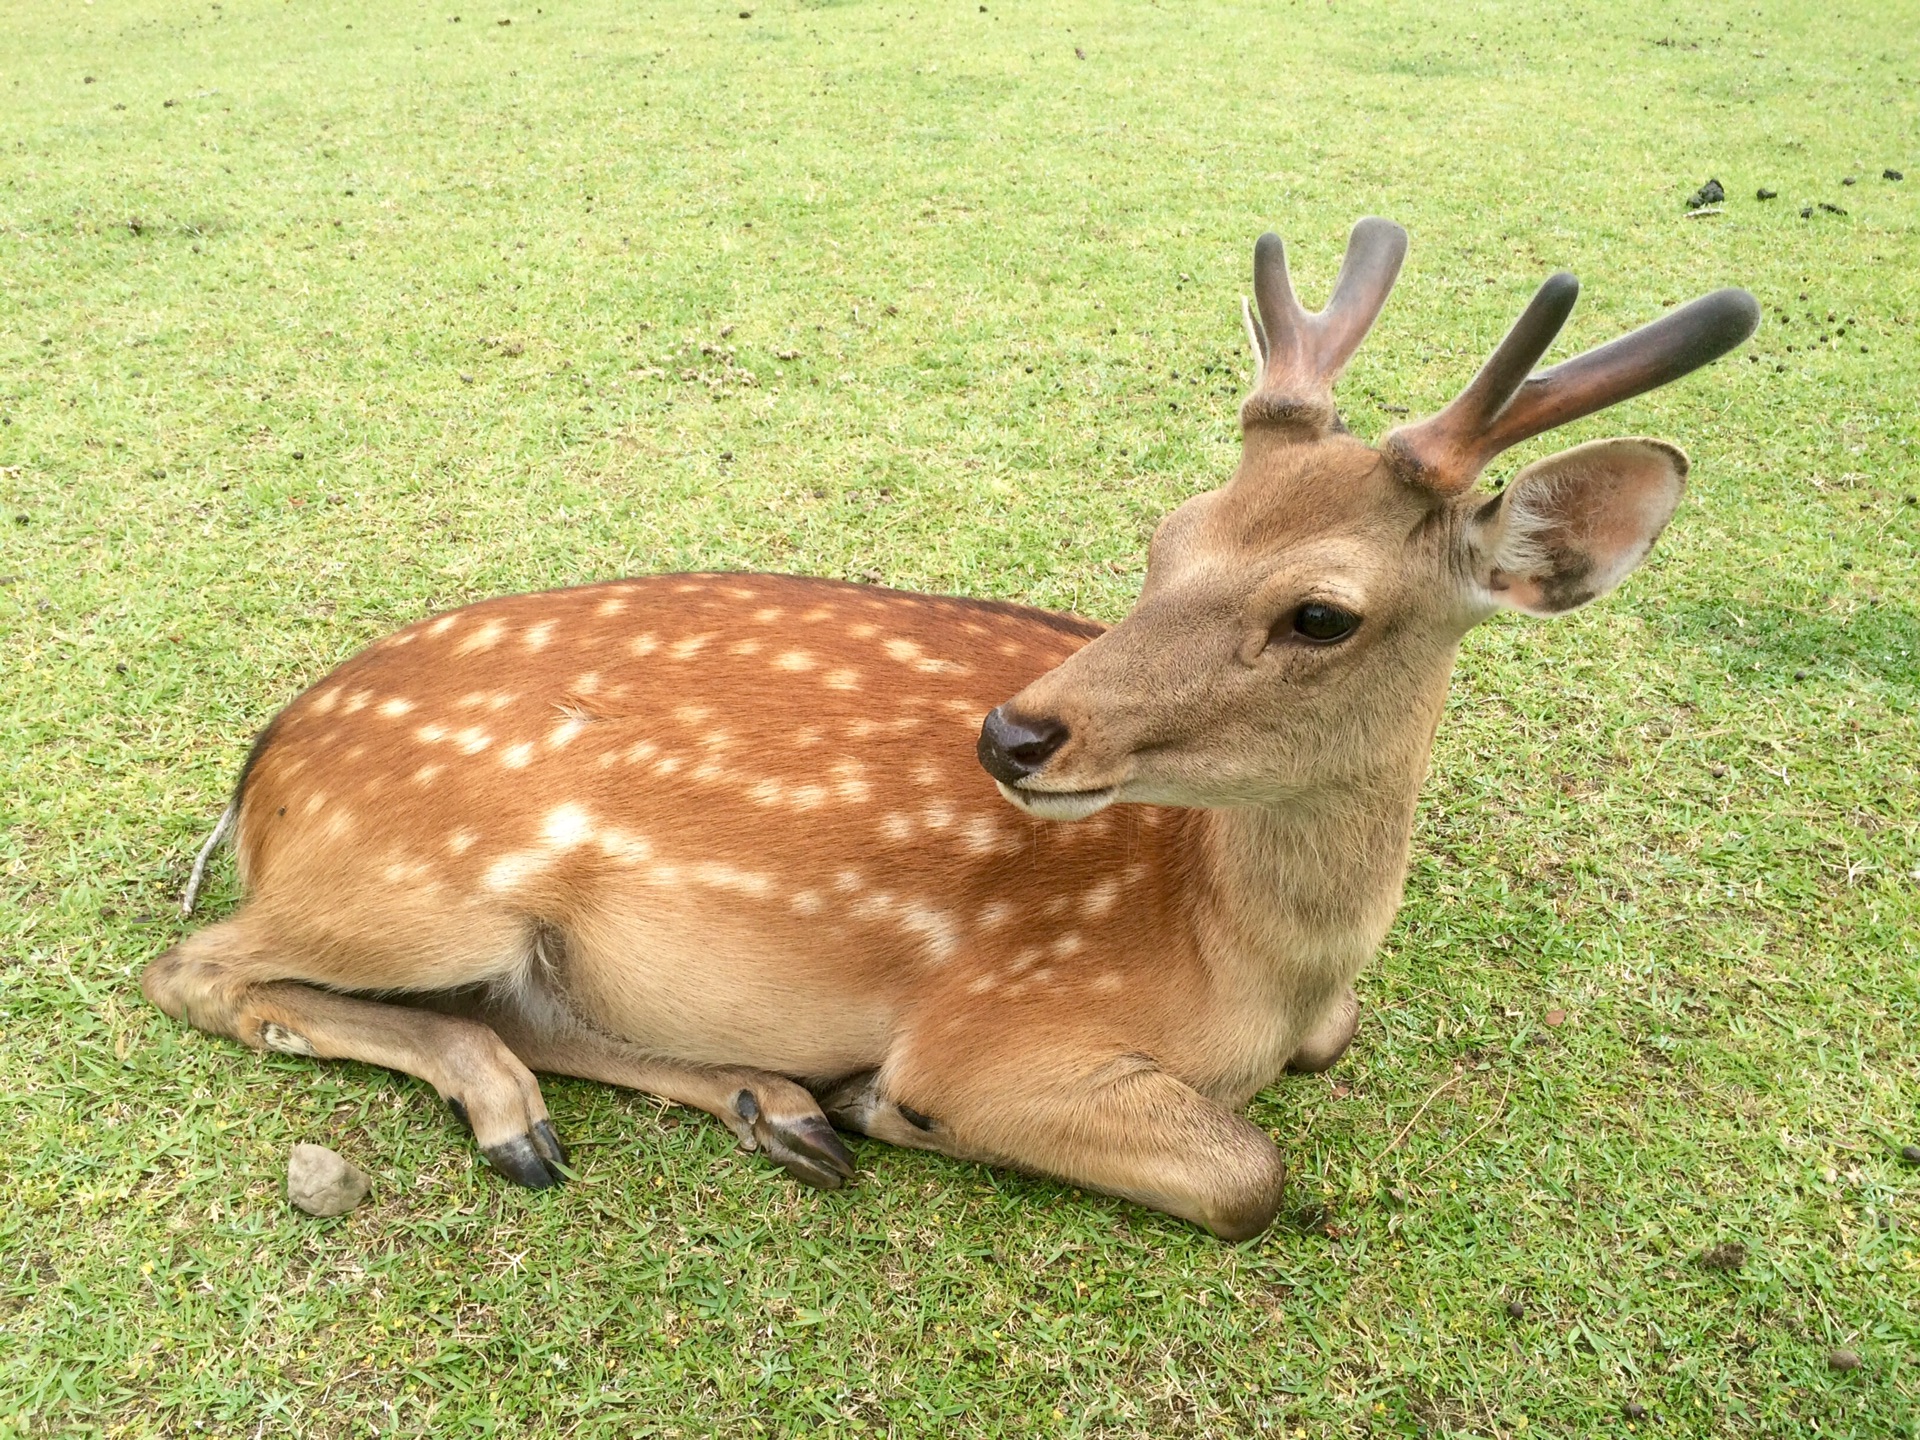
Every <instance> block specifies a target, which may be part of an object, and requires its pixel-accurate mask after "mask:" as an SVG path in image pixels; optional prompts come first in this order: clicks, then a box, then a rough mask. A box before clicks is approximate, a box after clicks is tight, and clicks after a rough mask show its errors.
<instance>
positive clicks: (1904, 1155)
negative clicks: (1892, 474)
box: [1900, 495, 1920, 1165]
mask: <svg viewBox="0 0 1920 1440" xmlns="http://www.w3.org/2000/svg"><path fill="white" fill-rule="evenodd" d="M1913 499H1914V497H1913V496H1911V495H1909V496H1908V497H1907V503H1908V504H1909V505H1911V504H1913ZM1900 1158H1901V1159H1902V1160H1904V1161H1906V1162H1907V1164H1909V1165H1920V1145H1902V1146H1901V1147H1900Z"/></svg>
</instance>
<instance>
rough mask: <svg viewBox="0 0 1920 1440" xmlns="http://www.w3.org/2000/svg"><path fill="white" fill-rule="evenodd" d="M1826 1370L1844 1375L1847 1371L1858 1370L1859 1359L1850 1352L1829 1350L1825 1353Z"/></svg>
mask: <svg viewBox="0 0 1920 1440" xmlns="http://www.w3.org/2000/svg"><path fill="white" fill-rule="evenodd" d="M1827 1368H1828V1369H1829V1370H1838V1371H1840V1372H1841V1373H1842V1374H1845V1373H1846V1372H1847V1371H1849V1370H1858V1369H1859V1368H1860V1357H1859V1356H1858V1355H1856V1354H1855V1353H1854V1352H1853V1351H1851V1350H1829V1351H1828V1352H1827Z"/></svg>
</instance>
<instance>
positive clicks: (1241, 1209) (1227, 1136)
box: [824, 1055, 1287, 1240]
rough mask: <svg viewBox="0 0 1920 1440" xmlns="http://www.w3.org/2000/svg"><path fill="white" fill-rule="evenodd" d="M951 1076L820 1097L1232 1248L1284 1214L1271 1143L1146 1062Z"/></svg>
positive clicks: (865, 1126) (863, 1118)
mask: <svg viewBox="0 0 1920 1440" xmlns="http://www.w3.org/2000/svg"><path fill="white" fill-rule="evenodd" d="M945 1068H946V1067H940V1068H939V1069H934V1068H929V1067H925V1066H923V1065H921V1064H918V1063H915V1062H914V1061H912V1060H909V1061H908V1062H907V1063H905V1064H898V1065H896V1064H893V1063H889V1064H888V1065H887V1066H886V1067H884V1068H883V1069H881V1070H880V1071H877V1072H868V1073H867V1074H864V1075H859V1076H854V1077H852V1078H851V1079H850V1080H848V1081H846V1082H844V1083H843V1084H842V1085H841V1086H839V1087H837V1088H836V1089H835V1090H833V1091H831V1092H829V1093H828V1094H827V1095H826V1096H825V1097H824V1100H825V1103H826V1107H827V1113H828V1114H830V1115H831V1116H832V1117H833V1118H834V1120H835V1122H836V1123H838V1124H840V1125H843V1126H845V1127H846V1128H847V1129H850V1130H857V1131H860V1132H861V1133H863V1134H866V1135H871V1136H872V1137H874V1138H875V1139H877V1140H885V1141H888V1142H890V1143H892V1144H895V1145H906V1146H911V1147H912V1148H915V1149H920V1150H937V1151H940V1152H941V1153H942V1154H946V1155H951V1156H953V1157H954V1158H955V1159H959V1160H974V1161H980V1162H983V1163H985V1164H1005V1165H1012V1166H1014V1167H1015V1168H1017V1169H1021V1170H1028V1171H1032V1172H1034V1173H1036V1174H1041V1175H1049V1176H1052V1177H1054V1178H1055V1179H1059V1180H1065V1181H1067V1182H1069V1183H1070V1184H1074V1185H1079V1186H1082V1187H1084V1188H1086V1189H1089V1190H1101V1191H1105V1192H1106V1193H1107V1194H1109V1195H1118V1196H1120V1197H1122V1198H1123V1199H1127V1200H1134V1201H1137V1202H1138V1203H1140V1204H1142V1205H1147V1206H1151V1207H1152V1208H1153V1209H1156V1210H1164V1211H1166V1212H1167V1213H1168V1214H1170V1215H1177V1216H1179V1217H1180V1218H1181V1219H1183V1220H1189V1221H1192V1222H1193V1223H1194V1224H1196V1225H1200V1226H1203V1227H1204V1228H1206V1229H1208V1230H1211V1231H1212V1232H1213V1233H1214V1234H1216V1235H1218V1236H1220V1237H1221V1238H1222V1239H1223V1240H1245V1239H1248V1238H1249V1237H1251V1236H1254V1235H1257V1234H1259V1233H1260V1232H1261V1231H1262V1230H1264V1229H1266V1228H1267V1226H1268V1224H1269V1223H1271V1222H1272V1220H1273V1216H1274V1212H1275V1211H1276V1210H1278V1209H1279V1206H1280V1196H1281V1192H1282V1190H1283V1189H1284V1188H1285V1186H1286V1177H1287V1169H1286V1166H1285V1164H1284V1163H1283V1162H1282V1161H1281V1159H1280V1153H1279V1151H1277V1150H1276V1149H1275V1148H1274V1145H1273V1141H1272V1140H1270V1139H1268V1138H1267V1136H1266V1134H1265V1133H1264V1132H1263V1131H1261V1130H1260V1129H1259V1128H1258V1127H1256V1126H1255V1125H1253V1124H1251V1123H1250V1122H1249V1121H1248V1120H1246V1119H1245V1118H1244V1117H1243V1116H1239V1115H1235V1114H1233V1113H1232V1112H1230V1111H1229V1110H1227V1109H1226V1108H1225V1107H1224V1106H1222V1105H1220V1104H1218V1103H1216V1102H1215V1101H1212V1100H1209V1099H1208V1098H1207V1097H1206V1096H1204V1095H1202V1094H1200V1092H1199V1091H1197V1090H1194V1089H1193V1088H1192V1087H1190V1086H1188V1085H1186V1084H1183V1083H1182V1082H1181V1081H1179V1080H1177V1079H1175V1078H1174V1077H1173V1076H1171V1075H1169V1074H1167V1073H1166V1072H1165V1071H1163V1070H1161V1069H1159V1068H1158V1067H1157V1066H1156V1065H1155V1064H1154V1063H1153V1061H1152V1060H1150V1059H1148V1058H1147V1057H1146V1056H1144V1055H1121V1056H1116V1057H1114V1058H1112V1059H1111V1060H1108V1061H1106V1062H1104V1063H1102V1064H1098V1065H1095V1066H1093V1067H1090V1068H1089V1069H1088V1070H1087V1071H1086V1072H1085V1073H1082V1074H1079V1075H1054V1076H1048V1075H1045V1074H1042V1073H1039V1072H1037V1071H1036V1069H1035V1067H1034V1066H1032V1065H1031V1064H1020V1063H1007V1064H1005V1065H1004V1066H998V1065H995V1064H993V1063H992V1062H991V1061H982V1060H981V1059H980V1058H979V1057H977V1056H971V1057H969V1058H968V1061H967V1064H966V1069H965V1070H964V1072H960V1073H952V1074H943V1073H941V1071H942V1070H944V1069H945ZM903 1097H907V1098H903Z"/></svg>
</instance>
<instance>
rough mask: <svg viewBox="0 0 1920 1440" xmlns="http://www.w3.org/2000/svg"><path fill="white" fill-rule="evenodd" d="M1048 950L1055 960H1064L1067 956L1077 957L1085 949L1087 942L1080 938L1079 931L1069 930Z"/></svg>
mask: <svg viewBox="0 0 1920 1440" xmlns="http://www.w3.org/2000/svg"><path fill="white" fill-rule="evenodd" d="M1049 948H1050V949H1051V950H1052V951H1053V953H1054V956H1055V958H1057V959H1060V960H1064V959H1066V958H1067V956H1069V955H1078V954H1079V953H1080V952H1081V951H1082V950H1084V949H1086V948H1087V942H1086V941H1085V940H1084V939H1082V938H1081V936H1080V932H1079V931H1077V930H1070V931H1068V932H1067V933H1066V934H1065V935H1062V936H1061V937H1060V938H1059V939H1058V940H1056V941H1054V942H1053V944H1052V945H1051V946H1050V947H1049Z"/></svg>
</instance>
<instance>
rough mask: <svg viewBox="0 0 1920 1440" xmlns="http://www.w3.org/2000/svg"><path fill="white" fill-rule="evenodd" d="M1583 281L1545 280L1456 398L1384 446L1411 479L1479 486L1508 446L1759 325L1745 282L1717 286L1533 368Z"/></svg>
mask: <svg viewBox="0 0 1920 1440" xmlns="http://www.w3.org/2000/svg"><path fill="white" fill-rule="evenodd" d="M1578 294H1579V283H1578V282H1577V281H1575V280H1574V278H1573V276H1571V275H1568V274H1566V273H1565V272H1564V271H1562V272H1560V273H1559V274H1556V275H1554V276H1552V277H1551V278H1550V279H1549V280H1548V281H1547V283H1546V284H1545V285H1542V286H1541V287H1540V290H1539V293H1537V294H1536V295H1535V296H1534V297H1533V300H1532V302H1531V303H1530V304H1529V305H1528V306H1527V309H1526V312H1525V313H1524V314H1522V315H1521V317H1520V319H1519V321H1518V322H1517V323H1516V324H1515V325H1514V327H1513V329H1512V330H1510V331H1509V332H1508V333H1507V337H1506V339H1504V340H1502V341H1501V342H1500V346H1499V348H1498V349H1496V350H1495V351H1494V352H1493V355H1492V357H1491V358H1490V359H1489V360H1488V361H1487V363H1486V364H1485V365H1483V366H1482V367H1481V369H1480V373H1479V374H1478V375H1476V376H1474V378H1473V382H1472V383H1471V384H1470V385H1468V386H1467V388H1466V389H1465V390H1463V391H1462V392H1461V393H1460V394H1459V396H1458V397H1456V398H1455V399H1454V401H1453V402H1452V403H1451V404H1450V405H1448V406H1447V407H1446V409H1444V410H1442V411H1441V412H1440V413H1439V414H1438V415H1435V416H1433V417H1432V418H1431V419H1428V420H1422V421H1420V422H1419V423H1418V424H1414V425H1406V426H1402V427H1401V428H1400V429H1398V430H1395V431H1394V432H1393V433H1392V434H1390V435H1388V436H1387V438H1386V439H1385V440H1384V441H1383V442H1381V449H1382V450H1384V451H1386V452H1387V453H1388V454H1389V455H1390V456H1392V457H1393V458H1395V459H1397V460H1398V461H1400V462H1401V463H1402V465H1403V466H1404V467H1405V468H1406V469H1407V470H1408V471H1410V472H1411V473H1410V474H1409V475H1408V477H1407V478H1408V479H1409V480H1411V481H1413V482H1414V483H1416V484H1419V485H1422V486H1425V487H1426V488H1427V489H1430V490H1433V491H1435V492H1437V493H1439V494H1442V495H1455V494H1459V493H1460V492H1462V491H1464V490H1467V489H1469V488H1471V487H1472V485H1473V482H1474V481H1475V480H1476V479H1477V478H1478V477H1479V474H1480V472H1481V470H1483V469H1484V468H1485V467H1486V465H1487V463H1488V462H1489V461H1490V460H1492V459H1493V457H1494V456H1496V455H1498V454H1499V453H1500V452H1501V451H1502V450H1506V449H1508V448H1510V447H1511V446H1514V445H1518V444H1519V443H1520V442H1521V441H1523V440H1530V439H1532V438H1533V437H1534V436H1535V435H1538V434H1541V433H1542V432H1544V431H1547V430H1552V429H1554V428H1555V427H1556V426H1560V425H1565V424H1568V423H1569V422H1571V421H1574V420H1578V419H1580V418H1581V417H1582V416H1584V415H1591V414H1593V413H1594V412H1595V411H1596V410H1604V409H1606V408H1607V407H1608V406H1609V405H1617V404H1618V403H1619V402H1621V401H1622V400H1628V399H1631V398H1632V397H1633V396H1635V395H1641V394H1644V393H1645V392H1647V391H1648V390H1652V389H1655V388H1657V387H1659V386H1661V385H1665V384H1668V383H1670V382H1671V381H1674V380H1678V379H1679V378H1680V377H1681V376H1683V375H1686V374H1689V373H1690V372H1692V371H1694V370H1697V369H1699V368H1700V367H1701V366H1702V365H1705V364H1708V363H1709V362H1711V361H1714V360H1718V359H1719V358H1720V357H1721V356H1722V355H1724V354H1726V353H1727V352H1728V351H1729V350H1731V349H1733V348H1734V347H1735V346H1736V345H1738V344H1740V342H1741V341H1743V340H1745V339H1746V338H1747V337H1748V336H1749V335H1751V334H1752V333H1753V331H1754V327H1755V326H1757V325H1758V324H1759V323H1760V306H1759V304H1758V302H1757V301H1755V300H1754V298H1753V296H1751V295H1749V294H1748V293H1747V292H1746V291H1744V290H1731V289H1730V290H1716V291H1715V292H1714V293H1713V294H1711V295H1706V296H1703V297H1701V298H1700V299H1698V300H1695V301H1693V302H1691V303H1690V304H1687V305H1683V306H1681V307H1680V308H1679V309H1678V310H1675V311H1674V312H1673V313H1672V314H1670V315H1666V316H1664V317H1662V318H1661V319H1659V320H1656V321H1654V322H1653V323H1652V324H1651V325H1644V326H1642V327H1641V328H1640V329H1638V330H1635V331H1634V332H1633V333H1632V334H1630V335H1625V336H1622V337H1621V338H1620V339H1618V340H1614V341H1611V342H1609V343H1608V344H1605V345H1602V346H1600V347H1599V348H1598V349H1595V350H1589V351H1588V352H1587V353H1586V354H1584V355H1580V356H1578V357H1576V358H1574V359H1572V360H1567V361H1564V362H1562V363H1561V364H1559V365H1555V366H1553V367H1551V368H1550V369H1546V370H1542V371H1540V372H1538V373H1537V374H1533V375H1531V376H1529V375H1528V373H1527V372H1528V371H1530V370H1531V369H1532V368H1533V366H1534V364H1535V363H1536V362H1537V361H1538V360H1539V358H1540V356H1541V355H1542V354H1544V353H1545V352H1546V348H1547V346H1548V345H1550V344H1551V343H1552V341H1553V337H1554V335H1555V334H1556V333H1557V332H1558V331H1559V329H1560V327H1561V325H1562V324H1564V323H1565V321H1566V318H1567V314H1568V312H1569V311H1571V310H1572V309H1573V302H1574V299H1575V297H1576V296H1577V295H1578Z"/></svg>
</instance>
